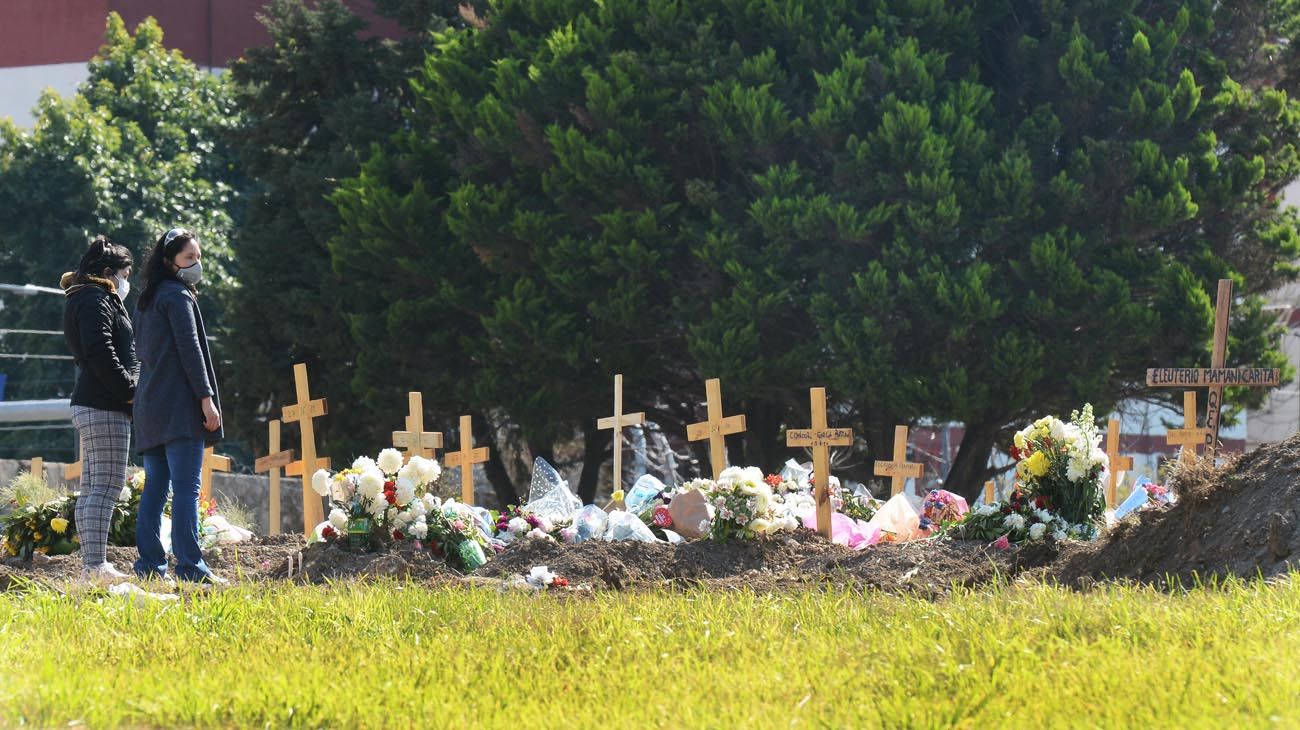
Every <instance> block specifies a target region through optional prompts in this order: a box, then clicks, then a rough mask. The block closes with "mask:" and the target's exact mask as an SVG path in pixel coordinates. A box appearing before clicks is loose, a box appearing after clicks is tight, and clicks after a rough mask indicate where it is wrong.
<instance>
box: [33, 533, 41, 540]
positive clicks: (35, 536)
mask: <svg viewBox="0 0 1300 730" xmlns="http://www.w3.org/2000/svg"><path fill="white" fill-rule="evenodd" d="M32 539H33V540H39V539H41V533H39V532H37V533H33V534H32Z"/></svg>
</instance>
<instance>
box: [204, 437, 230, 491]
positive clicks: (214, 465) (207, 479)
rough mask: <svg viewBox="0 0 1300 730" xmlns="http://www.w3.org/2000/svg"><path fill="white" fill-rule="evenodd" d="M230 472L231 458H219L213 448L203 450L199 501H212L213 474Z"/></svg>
mask: <svg viewBox="0 0 1300 730" xmlns="http://www.w3.org/2000/svg"><path fill="white" fill-rule="evenodd" d="M214 471H230V457H229V456H218V455H217V452H216V450H215V449H213V448H212V447H211V446H209V447H208V448H206V449H204V450H203V466H202V467H201V468H200V469H199V499H201V500H209V499H212V472H214Z"/></svg>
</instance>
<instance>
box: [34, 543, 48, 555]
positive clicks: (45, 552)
mask: <svg viewBox="0 0 1300 730" xmlns="http://www.w3.org/2000/svg"><path fill="white" fill-rule="evenodd" d="M36 552H38V553H40V554H41V555H49V554H50V548H49V547H47V546H45V545H42V546H40V547H38V548H36Z"/></svg>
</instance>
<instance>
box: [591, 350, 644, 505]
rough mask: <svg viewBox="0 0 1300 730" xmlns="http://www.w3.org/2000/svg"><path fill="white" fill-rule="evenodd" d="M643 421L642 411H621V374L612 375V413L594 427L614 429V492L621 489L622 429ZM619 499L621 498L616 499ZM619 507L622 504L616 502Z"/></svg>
mask: <svg viewBox="0 0 1300 730" xmlns="http://www.w3.org/2000/svg"><path fill="white" fill-rule="evenodd" d="M644 423H645V414H644V413H624V412H623V376H622V375H615V376H614V415H612V416H609V417H608V418H602V419H600V420H599V421H597V422H596V428H599V429H602V430H603V429H613V430H614V493H615V494H618V493H619V492H620V491H622V489H623V429H624V428H626V427H628V426H640V425H642V424H644ZM617 501H621V500H616V502H617ZM615 506H617V507H618V508H619V509H622V508H623V505H622V504H616V505H615Z"/></svg>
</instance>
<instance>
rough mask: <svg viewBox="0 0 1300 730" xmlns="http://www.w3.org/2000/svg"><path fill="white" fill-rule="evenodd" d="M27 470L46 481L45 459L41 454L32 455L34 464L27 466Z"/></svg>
mask: <svg viewBox="0 0 1300 730" xmlns="http://www.w3.org/2000/svg"><path fill="white" fill-rule="evenodd" d="M27 471H28V472H29V473H30V474H31V475H32V476H34V477H36V478H37V479H40V480H41V481H45V459H42V458H41V457H39V456H33V457H32V465H31V466H29V467H27Z"/></svg>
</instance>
